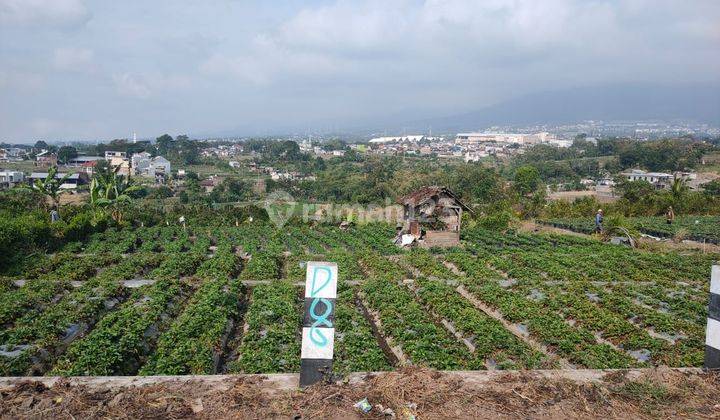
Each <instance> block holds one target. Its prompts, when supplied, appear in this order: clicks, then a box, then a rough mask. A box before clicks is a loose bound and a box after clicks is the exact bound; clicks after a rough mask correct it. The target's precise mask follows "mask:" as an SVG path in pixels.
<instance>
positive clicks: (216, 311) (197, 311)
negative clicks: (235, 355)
mask: <svg viewBox="0 0 720 420" xmlns="http://www.w3.org/2000/svg"><path fill="white" fill-rule="evenodd" d="M240 267H241V263H240V259H239V257H237V256H236V255H235V254H234V253H233V252H232V246H231V245H230V243H229V241H228V240H227V239H224V238H223V239H220V243H219V244H218V250H217V252H216V254H215V255H214V256H213V257H211V258H209V259H207V260H206V261H205V262H204V263H203V264H202V265H201V266H200V267H198V269H197V272H196V274H195V275H196V276H197V277H200V278H202V279H205V282H204V283H203V284H202V285H201V286H200V287H199V289H198V290H197V292H195V294H194V295H193V296H192V298H191V299H190V301H189V302H188V304H187V306H186V307H185V309H184V310H183V312H182V313H181V314H180V315H179V316H178V318H177V320H176V321H175V322H173V324H172V325H171V326H170V328H169V329H168V330H167V331H166V332H164V333H163V334H162V335H161V336H160V338H159V339H158V344H157V347H156V349H155V352H154V353H153V354H152V355H151V356H150V359H149V361H148V363H147V364H146V365H145V366H143V368H142V369H141V370H140V374H141V375H184V374H194V375H198V374H212V373H215V371H216V370H217V364H218V361H219V355H220V354H221V352H222V350H223V346H224V341H225V340H226V339H227V335H228V333H229V330H230V328H231V327H232V323H234V322H235V321H236V320H237V317H238V315H239V299H240V297H241V296H242V294H243V287H242V285H241V283H240V282H239V281H238V280H237V279H234V278H233V277H234V276H235V275H236V273H237V272H238V271H239V269H240Z"/></svg>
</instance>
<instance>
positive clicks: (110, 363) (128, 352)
mask: <svg viewBox="0 0 720 420" xmlns="http://www.w3.org/2000/svg"><path fill="white" fill-rule="evenodd" d="M188 289H189V286H188V285H187V284H185V283H182V282H181V281H179V280H177V279H167V278H166V279H162V280H159V281H158V282H157V283H155V284H154V285H152V286H145V287H142V288H140V289H137V290H136V291H135V292H134V293H133V294H132V296H131V297H130V298H129V299H128V300H127V301H126V302H125V303H123V304H122V305H121V307H119V308H118V309H117V310H116V311H113V312H111V313H110V314H108V315H106V316H105V317H103V318H102V319H101V320H100V322H98V323H97V325H96V326H95V328H94V329H93V330H92V331H91V332H90V333H89V334H88V335H87V336H85V337H84V338H82V339H81V340H78V341H75V342H73V344H72V345H70V347H69V348H68V350H67V352H66V353H65V355H64V356H62V357H61V358H60V360H59V361H58V362H57V364H56V365H55V367H54V368H53V370H52V371H51V372H50V373H51V374H54V375H65V376H79V375H92V376H105V375H133V374H135V373H136V372H137V370H138V368H139V367H140V366H142V365H143V364H144V363H145V358H146V357H147V355H148V354H149V353H150V350H151V349H152V345H153V342H154V339H155V337H156V336H157V333H158V331H160V330H162V329H164V327H165V326H167V325H168V324H169V322H170V320H171V319H173V317H174V316H175V315H176V314H177V312H178V311H179V307H180V304H181V301H182V299H183V297H184V296H185V295H186V294H187V293H188Z"/></svg>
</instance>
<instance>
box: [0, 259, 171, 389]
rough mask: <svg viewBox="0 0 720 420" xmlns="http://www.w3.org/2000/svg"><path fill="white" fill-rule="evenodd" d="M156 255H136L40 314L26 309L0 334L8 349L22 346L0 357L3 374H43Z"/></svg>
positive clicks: (121, 295) (153, 262) (122, 294)
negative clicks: (124, 284) (126, 281)
mask: <svg viewBox="0 0 720 420" xmlns="http://www.w3.org/2000/svg"><path fill="white" fill-rule="evenodd" d="M161 260H162V256H160V255H158V254H137V255H134V256H133V257H131V258H128V259H126V260H124V261H121V262H120V263H119V264H118V265H116V266H111V267H109V268H108V269H107V270H105V271H103V272H102V273H100V274H98V275H97V276H95V277H94V278H92V279H90V280H88V281H86V282H85V284H83V285H82V286H81V287H80V288H78V289H76V290H73V291H72V292H70V293H68V294H67V295H66V296H64V297H63V298H62V299H61V300H60V301H59V302H57V303H56V304H53V305H52V306H50V307H48V308H47V309H46V310H45V311H44V312H42V313H40V314H36V313H32V312H27V313H26V314H25V315H24V316H23V317H22V318H20V319H18V321H17V322H16V323H15V327H14V328H12V329H8V330H4V331H2V332H1V333H0V343H2V344H4V345H5V346H6V347H7V348H11V347H12V348H14V347H15V346H17V345H22V346H23V347H21V348H24V350H23V351H22V353H21V354H19V355H17V356H15V357H6V358H3V357H0V373H1V374H2V375H4V376H9V375H25V374H37V373H42V372H43V371H44V370H45V369H46V367H47V366H48V365H49V364H50V365H51V364H52V363H53V361H54V359H55V357H56V356H57V354H58V353H61V352H62V351H63V350H64V348H65V347H66V346H67V345H68V344H69V343H70V342H72V341H73V340H74V339H75V338H77V336H78V335H80V334H82V332H83V331H87V330H89V329H90V328H92V326H93V325H94V324H95V323H96V322H97V320H98V319H100V318H101V317H102V316H103V315H104V314H105V313H107V312H108V311H109V310H111V309H112V308H113V307H114V306H115V305H116V304H117V303H119V302H120V301H122V300H124V298H125V297H126V296H125V295H126V293H127V290H126V289H125V288H124V287H123V286H122V284H121V281H122V280H123V279H130V278H132V277H133V276H135V275H137V274H138V273H140V272H142V271H144V270H148V269H150V268H152V267H153V266H156V265H158V264H159V263H160V261H161Z"/></svg>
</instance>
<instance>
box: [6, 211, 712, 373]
mask: <svg viewBox="0 0 720 420" xmlns="http://www.w3.org/2000/svg"><path fill="white" fill-rule="evenodd" d="M394 232H395V230H394V227H393V226H389V225H384V224H373V225H365V226H359V227H353V228H351V229H349V230H340V229H339V228H337V227H333V226H323V225H319V226H309V225H301V226H286V227H284V228H282V229H277V228H275V227H271V226H266V225H260V226H244V227H228V228H189V229H188V230H183V229H182V228H179V227H172V226H170V227H168V226H154V227H144V228H128V229H124V230H113V229H110V230H108V231H106V232H103V233H96V234H94V235H93V236H91V237H90V238H89V239H88V240H86V241H84V242H82V243H80V242H73V243H69V244H66V245H64V247H63V248H61V249H60V250H58V251H57V252H54V253H53V254H45V255H35V256H33V258H27V259H24V260H18V261H17V262H16V263H14V264H13V265H12V266H9V267H7V268H6V270H5V271H4V272H3V273H0V325H1V326H2V329H1V330H0V375H3V376H13V375H19V376H22V375H136V374H137V375H165V374H215V373H235V372H245V373H272V372H296V371H298V369H299V364H300V335H301V324H302V287H299V286H298V282H302V280H303V279H304V264H305V263H306V262H307V261H311V260H329V261H334V262H337V264H338V266H339V273H340V274H339V275H340V282H339V285H338V289H339V290H338V300H337V309H336V319H335V322H336V341H335V370H336V371H337V372H341V373H345V372H351V371H380V370H390V369H393V368H394V367H396V366H398V365H400V364H414V365H422V366H429V367H433V368H437V369H451V370H471V369H472V370H475V369H535V368H555V367H575V368H621V367H641V366H654V365H668V366H701V365H702V363H703V353H704V334H705V331H704V328H705V318H706V313H707V300H708V283H709V282H708V280H709V277H710V267H711V265H712V264H713V263H714V262H716V261H717V259H718V255H699V254H698V255H682V256H681V255H679V254H676V253H657V252H656V253H650V252H644V251H636V250H631V249H628V248H624V247H617V246H613V245H607V244H602V243H599V242H596V241H590V240H584V239H582V238H575V237H570V236H562V235H545V234H500V233H494V232H490V231H484V230H479V229H470V230H466V231H465V232H464V233H463V242H462V246H460V247H457V248H452V249H446V250H420V249H415V250H412V251H402V250H400V249H398V248H396V247H395V246H394V245H392V243H391V238H392V237H393V235H394Z"/></svg>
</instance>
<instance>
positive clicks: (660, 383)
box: [0, 368, 720, 419]
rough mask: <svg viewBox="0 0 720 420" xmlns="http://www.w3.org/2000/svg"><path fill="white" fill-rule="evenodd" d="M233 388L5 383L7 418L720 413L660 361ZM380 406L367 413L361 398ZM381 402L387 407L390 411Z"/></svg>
mask: <svg viewBox="0 0 720 420" xmlns="http://www.w3.org/2000/svg"><path fill="white" fill-rule="evenodd" d="M233 381H234V383H233V384H231V386H230V388H229V389H227V390H218V389H217V387H215V388H213V387H212V386H210V387H208V386H206V384H203V383H202V382H196V383H183V384H178V385H172V384H163V385H145V386H138V387H127V388H113V389H107V388H104V389H103V388H97V387H95V388H94V389H90V388H88V387H86V386H70V385H69V384H68V383H67V381H61V382H58V383H57V384H56V385H54V386H53V387H52V388H47V387H45V386H44V385H42V384H40V383H38V382H31V381H27V382H22V383H21V384H18V385H15V386H11V387H9V388H5V389H0V417H2V418H68V419H80V418H83V419H85V418H100V417H102V418H132V419H141V418H163V419H175V418H209V419H217V418H296V419H301V418H302V419H310V418H322V419H327V418H342V419H347V418H393V417H395V418H398V419H401V418H409V417H408V416H409V415H410V414H412V415H415V416H416V417H417V418H418V419H434V418H520V417H522V418H541V417H543V418H632V419H637V418H670V417H690V418H720V375H719V374H717V373H715V374H711V373H702V374H689V373H682V372H678V371H672V370H668V369H654V370H648V371H647V372H645V373H643V374H642V375H641V376H640V377H639V378H636V379H634V380H628V379H627V378H625V377H624V374H623V373H622V372H615V373H610V374H608V375H606V376H605V377H603V379H602V381H599V382H584V383H578V382H573V381H569V380H563V379H537V378H534V379H533V378H530V377H529V376H528V375H527V374H523V373H508V374H507V375H501V376H498V377H497V378H495V379H493V380H491V381H490V382H486V383H477V382H475V383H473V381H467V380H464V379H462V377H460V376H457V375H455V376H450V375H445V374H443V373H440V372H437V371H432V370H426V369H419V368H406V369H401V370H399V371H397V372H393V373H389V374H385V375H381V376H376V377H373V376H369V377H367V378H366V380H365V381H362V382H361V383H359V384H353V385H350V384H334V385H322V386H313V387H310V388H308V389H306V390H305V391H299V390H294V391H277V390H276V391H273V392H268V389H267V387H264V386H263V379H262V378H258V377H255V378H242V377H238V378H237V379H233ZM365 397H366V398H367V399H368V400H369V402H370V403H371V404H372V405H373V409H372V411H370V412H369V413H367V414H362V413H360V412H359V411H358V410H357V409H356V408H354V407H353V405H354V404H355V403H356V402H357V401H358V400H361V399H362V398H365ZM383 411H384V412H383Z"/></svg>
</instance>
